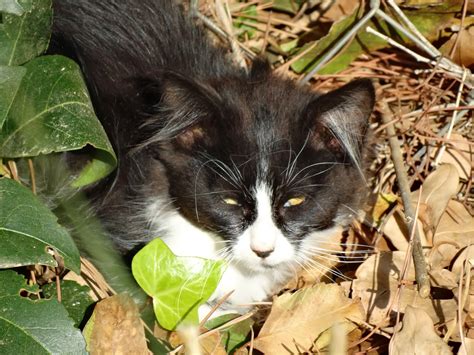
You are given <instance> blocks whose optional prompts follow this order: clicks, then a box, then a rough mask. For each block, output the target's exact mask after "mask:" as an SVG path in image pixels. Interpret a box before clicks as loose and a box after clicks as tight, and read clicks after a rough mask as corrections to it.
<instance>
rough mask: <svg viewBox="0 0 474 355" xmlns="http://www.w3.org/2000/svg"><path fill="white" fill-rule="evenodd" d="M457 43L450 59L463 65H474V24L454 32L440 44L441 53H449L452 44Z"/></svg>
mask: <svg viewBox="0 0 474 355" xmlns="http://www.w3.org/2000/svg"><path fill="white" fill-rule="evenodd" d="M456 42H458V43H457V46H456V49H455V50H454V53H453V56H452V59H453V61H454V62H455V63H457V64H460V65H462V66H465V67H471V66H473V65H474V26H471V27H468V28H463V29H461V31H459V32H458V33H455V34H453V35H452V36H451V38H450V39H449V40H448V41H447V42H446V43H445V44H443V45H442V46H441V48H440V50H441V52H442V53H443V54H445V55H449V54H450V53H451V50H452V48H453V46H454V44H455V43H456Z"/></svg>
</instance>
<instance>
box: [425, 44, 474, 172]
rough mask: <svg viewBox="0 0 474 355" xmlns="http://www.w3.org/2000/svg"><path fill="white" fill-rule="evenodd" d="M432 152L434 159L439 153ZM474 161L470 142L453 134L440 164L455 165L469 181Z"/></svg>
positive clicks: (434, 150)
mask: <svg viewBox="0 0 474 355" xmlns="http://www.w3.org/2000/svg"><path fill="white" fill-rule="evenodd" d="M473 43H474V42H473ZM473 53H474V52H473ZM432 151H433V155H432V157H434V156H435V155H436V153H437V150H436V149H433V150H432ZM473 160H474V152H473V150H472V148H471V146H470V144H469V141H468V140H467V139H466V138H464V137H463V136H462V135H460V134H456V133H453V134H451V138H450V140H449V143H448V144H446V150H445V151H444V154H443V155H442V156H441V160H440V162H441V163H442V164H452V165H454V166H455V167H456V169H457V171H458V173H459V177H460V178H461V179H464V180H468V179H470V177H471V173H472V172H471V170H472V165H471V164H472V163H471V162H472V161H473Z"/></svg>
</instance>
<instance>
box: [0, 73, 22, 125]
mask: <svg viewBox="0 0 474 355" xmlns="http://www.w3.org/2000/svg"><path fill="white" fill-rule="evenodd" d="M25 73H26V69H25V68H23V67H7V66H0V129H1V128H2V126H3V122H5V120H6V118H7V115H8V112H9V111H10V108H11V106H12V103H13V100H14V99H15V95H16V93H17V91H18V88H19V87H20V83H21V80H22V79H23V76H24V75H25Z"/></svg>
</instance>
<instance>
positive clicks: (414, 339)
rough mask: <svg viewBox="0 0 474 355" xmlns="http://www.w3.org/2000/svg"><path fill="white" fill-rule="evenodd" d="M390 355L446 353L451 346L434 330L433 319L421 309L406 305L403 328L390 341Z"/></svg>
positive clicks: (449, 352)
mask: <svg viewBox="0 0 474 355" xmlns="http://www.w3.org/2000/svg"><path fill="white" fill-rule="evenodd" d="M390 354H392V355H406V354H417V355H448V354H452V351H451V348H450V347H449V346H448V344H446V343H445V342H443V340H441V338H440V337H439V336H438V335H437V334H436V332H435V331H434V326H433V321H432V320H431V318H430V316H429V315H428V314H426V312H424V311H423V310H421V309H418V308H416V307H411V306H407V308H406V310H405V316H404V317H403V328H402V330H401V331H399V332H397V333H395V335H394V336H393V337H392V340H391V341H390Z"/></svg>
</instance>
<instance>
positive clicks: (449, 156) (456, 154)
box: [433, 133, 474, 180]
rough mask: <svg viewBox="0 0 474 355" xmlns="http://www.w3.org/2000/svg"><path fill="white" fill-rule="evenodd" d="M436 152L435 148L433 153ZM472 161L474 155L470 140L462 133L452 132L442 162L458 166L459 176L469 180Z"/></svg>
mask: <svg viewBox="0 0 474 355" xmlns="http://www.w3.org/2000/svg"><path fill="white" fill-rule="evenodd" d="M435 152H436V151H435V150H433V153H435ZM433 156H434V154H433ZM472 161H474V156H473V151H472V148H471V146H470V145H469V141H468V140H467V139H466V138H464V137H463V136H461V135H460V134H456V133H454V134H451V138H450V141H449V144H447V145H446V150H445V152H444V154H443V156H442V157H441V163H444V164H452V165H453V166H455V167H456V169H457V171H458V173H459V177H460V178H461V179H464V180H468V179H470V177H471V169H472V163H471V162H472Z"/></svg>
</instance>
